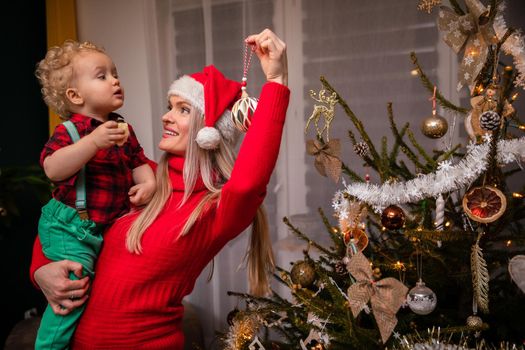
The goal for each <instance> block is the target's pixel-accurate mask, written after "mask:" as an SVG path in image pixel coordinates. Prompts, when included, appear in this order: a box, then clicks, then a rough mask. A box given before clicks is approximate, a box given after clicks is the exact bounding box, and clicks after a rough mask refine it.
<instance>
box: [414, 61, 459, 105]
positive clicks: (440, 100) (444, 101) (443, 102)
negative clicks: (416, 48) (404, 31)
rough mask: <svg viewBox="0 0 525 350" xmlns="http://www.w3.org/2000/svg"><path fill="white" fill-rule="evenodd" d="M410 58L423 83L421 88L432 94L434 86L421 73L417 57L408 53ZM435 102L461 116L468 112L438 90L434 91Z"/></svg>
mask: <svg viewBox="0 0 525 350" xmlns="http://www.w3.org/2000/svg"><path fill="white" fill-rule="evenodd" d="M410 57H411V58H412V63H413V64H414V66H416V69H417V71H418V73H419V78H420V79H421V82H422V83H423V86H424V87H425V88H426V89H427V90H428V91H429V92H430V93H434V86H435V84H434V83H432V82H431V81H430V79H429V78H428V77H427V76H426V75H425V73H423V69H421V66H420V65H419V63H418V61H417V56H416V54H415V53H414V52H411V53H410ZM436 100H437V101H438V103H439V105H440V106H441V107H443V108H445V109H448V110H452V111H454V112H457V113H461V114H463V115H465V114H467V113H468V110H467V109H466V108H462V107H458V106H456V105H455V104H453V103H452V102H450V101H449V100H447V99H446V98H445V97H444V96H443V95H442V94H441V92H440V91H439V89H436Z"/></svg>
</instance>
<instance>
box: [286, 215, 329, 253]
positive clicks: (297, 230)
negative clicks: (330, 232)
mask: <svg viewBox="0 0 525 350" xmlns="http://www.w3.org/2000/svg"><path fill="white" fill-rule="evenodd" d="M283 222H284V223H285V224H286V226H288V228H289V229H290V230H292V231H293V233H295V234H296V235H297V236H298V237H299V238H301V239H302V240H304V241H306V242H307V243H308V244H310V245H312V246H313V247H315V248H317V249H318V250H319V251H321V252H322V253H324V254H326V255H329V256H332V257H335V254H334V253H332V252H330V251H329V250H327V249H325V248H324V247H323V246H321V245H319V244H318V243H317V242H315V241H314V240H312V239H311V238H309V237H308V236H307V235H305V234H304V233H302V232H301V231H300V230H299V229H298V228H297V227H295V226H293V225H292V223H291V222H290V221H289V220H288V218H287V217H284V218H283Z"/></svg>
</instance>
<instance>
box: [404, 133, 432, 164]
mask: <svg viewBox="0 0 525 350" xmlns="http://www.w3.org/2000/svg"><path fill="white" fill-rule="evenodd" d="M407 134H408V139H409V140H410V142H412V145H413V146H414V147H415V148H416V149H417V151H418V152H419V154H421V156H422V157H423V158H424V159H425V160H426V161H427V164H426V165H425V169H429V170H430V171H432V170H434V169H435V168H436V165H437V164H436V161H435V160H434V159H432V157H431V156H430V155H429V154H428V153H427V152H426V151H425V149H424V148H423V147H421V145H420V144H419V142H417V140H416V137H415V136H414V133H413V132H412V131H411V130H410V129H409V130H408V131H407Z"/></svg>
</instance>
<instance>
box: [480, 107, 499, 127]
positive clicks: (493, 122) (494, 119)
mask: <svg viewBox="0 0 525 350" xmlns="http://www.w3.org/2000/svg"><path fill="white" fill-rule="evenodd" d="M500 125H501V117H500V115H499V114H498V113H496V112H494V111H486V112H483V113H482V114H481V115H480V116H479V126H480V127H481V128H482V129H483V130H488V131H494V130H498V129H499V127H500Z"/></svg>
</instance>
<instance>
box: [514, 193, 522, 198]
mask: <svg viewBox="0 0 525 350" xmlns="http://www.w3.org/2000/svg"><path fill="white" fill-rule="evenodd" d="M512 197H514V198H523V194H521V193H518V192H513V193H512Z"/></svg>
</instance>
